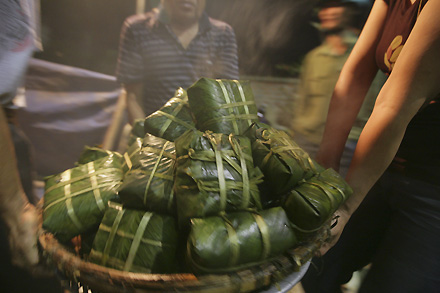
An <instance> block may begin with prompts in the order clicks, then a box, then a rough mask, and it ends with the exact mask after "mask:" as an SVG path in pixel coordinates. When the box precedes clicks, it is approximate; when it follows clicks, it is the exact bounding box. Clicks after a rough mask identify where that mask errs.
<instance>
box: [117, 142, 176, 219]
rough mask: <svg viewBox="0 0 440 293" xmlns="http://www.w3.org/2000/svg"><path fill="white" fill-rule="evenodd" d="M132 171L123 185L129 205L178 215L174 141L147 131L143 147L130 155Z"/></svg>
mask: <svg viewBox="0 0 440 293" xmlns="http://www.w3.org/2000/svg"><path fill="white" fill-rule="evenodd" d="M130 162H131V170H130V171H128V172H127V173H126V174H125V176H124V179H123V182H122V185H121V186H120V188H119V196H120V198H121V201H122V202H123V204H124V205H125V206H126V207H129V208H136V209H145V210H149V211H155V212H160V213H166V214H169V215H175V213H176V211H175V202H174V192H173V185H174V165H175V162H176V151H175V148H174V143H173V142H171V141H167V140H165V139H162V138H160V137H155V136H153V135H151V134H146V135H145V138H144V140H143V143H142V147H141V149H140V150H137V151H134V152H133V153H132V155H131V158H130Z"/></svg>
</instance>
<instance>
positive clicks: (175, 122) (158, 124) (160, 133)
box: [144, 88, 195, 141]
mask: <svg viewBox="0 0 440 293" xmlns="http://www.w3.org/2000/svg"><path fill="white" fill-rule="evenodd" d="M144 127H145V133H150V134H153V135H155V136H157V137H161V138H164V139H166V140H169V141H175V140H176V139H177V138H178V137H179V136H181V135H182V134H183V133H184V132H185V131H187V130H189V129H195V125H194V121H193V117H192V114H191V110H190V108H189V105H188V95H187V93H186V91H185V90H184V89H183V88H179V89H178V90H177V91H176V92H175V94H174V97H173V98H171V99H170V100H169V101H168V102H167V103H166V104H165V105H164V106H163V107H162V108H160V109H159V110H158V111H156V112H154V113H153V114H151V115H149V116H148V117H147V118H145V122H144Z"/></svg>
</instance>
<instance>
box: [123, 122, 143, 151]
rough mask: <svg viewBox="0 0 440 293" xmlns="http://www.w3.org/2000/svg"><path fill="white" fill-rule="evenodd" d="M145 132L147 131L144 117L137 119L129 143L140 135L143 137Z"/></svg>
mask: <svg viewBox="0 0 440 293" xmlns="http://www.w3.org/2000/svg"><path fill="white" fill-rule="evenodd" d="M145 134H146V132H145V125H144V119H136V120H135V121H134V122H133V127H132V128H131V131H130V135H129V137H128V142H127V145H131V144H132V143H133V142H134V141H135V140H136V138H138V137H140V138H141V139H143V138H144V136H145Z"/></svg>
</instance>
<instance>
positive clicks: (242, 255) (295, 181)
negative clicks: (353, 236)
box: [43, 78, 352, 274]
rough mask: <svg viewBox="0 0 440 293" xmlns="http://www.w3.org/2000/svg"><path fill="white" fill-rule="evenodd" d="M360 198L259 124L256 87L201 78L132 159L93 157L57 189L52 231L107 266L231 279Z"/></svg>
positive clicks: (133, 146) (48, 225) (49, 193)
mask: <svg viewBox="0 0 440 293" xmlns="http://www.w3.org/2000/svg"><path fill="white" fill-rule="evenodd" d="M351 193H352V190H351V189H350V187H349V186H348V185H347V183H346V182H345V181H344V180H343V178H341V176H339V174H338V173H336V172H335V171H333V170H331V169H328V170H325V169H324V168H322V167H321V166H320V165H318V164H317V163H316V162H315V161H314V160H312V159H311V158H310V157H309V156H308V154H307V153H306V152H304V151H303V150H302V149H301V148H300V147H299V146H298V145H297V144H296V143H295V142H294V141H293V140H292V138H291V137H289V135H288V134H287V133H285V132H282V131H279V130H276V129H274V128H272V127H270V126H268V125H265V124H262V123H259V122H258V116H257V107H256V105H255V101H254V96H253V93H252V90H251V86H250V83H249V82H248V81H237V80H223V79H222V80H220V79H217V80H216V79H208V78H201V79H200V80H198V81H197V82H196V83H194V84H193V85H192V86H191V87H189V88H188V89H187V90H185V89H182V88H179V89H178V90H177V91H176V93H175V96H174V97H173V98H171V99H170V100H169V101H168V102H167V103H166V104H165V105H164V106H163V107H162V108H161V109H159V110H158V111H156V112H155V113H153V114H151V115H150V116H148V117H146V118H145V120H138V121H136V123H135V125H134V126H133V131H132V133H131V135H130V138H129V139H128V145H127V148H126V152H125V153H124V154H119V153H117V152H111V151H108V150H103V149H100V148H97V147H85V149H84V152H83V153H82V154H81V156H80V158H79V159H78V163H77V165H76V166H75V167H74V168H72V169H69V170H66V171H64V172H62V173H61V174H57V175H53V176H50V177H48V178H46V192H45V196H44V211H43V227H44V228H45V229H46V230H47V231H49V232H51V233H53V234H54V235H55V237H57V238H58V240H59V241H60V242H62V243H64V244H66V245H69V244H70V243H72V242H71V240H72V238H77V236H80V237H79V238H80V239H81V248H82V249H81V256H82V257H83V258H84V259H86V260H88V261H90V262H93V263H96V264H99V265H102V266H106V267H110V268H115V269H118V270H122V271H128V272H141V273H177V272H194V273H198V274H201V273H221V272H230V271H236V270H238V269H242V268H247V267H250V266H253V265H256V264H260V263H263V262H267V261H269V260H271V259H273V258H275V257H278V256H280V255H281V254H283V253H284V252H286V251H287V250H289V249H292V248H294V247H296V246H298V245H300V244H301V242H302V241H307V239H308V237H310V236H311V235H313V233H314V232H316V231H318V230H319V229H320V228H321V227H323V225H324V224H325V223H326V222H328V220H329V219H330V218H331V216H332V214H333V213H334V211H335V210H336V209H337V208H338V207H339V205H341V204H342V203H343V202H344V201H345V200H346V199H347V197H348V196H350V195H351ZM183 256H184V257H183Z"/></svg>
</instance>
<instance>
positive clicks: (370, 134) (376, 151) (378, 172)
mask: <svg viewBox="0 0 440 293" xmlns="http://www.w3.org/2000/svg"><path fill="white" fill-rule="evenodd" d="M381 94H382V95H383V94H385V95H386V93H383V92H382V93H381ZM422 104H423V100H418V102H415V103H412V104H411V105H408V106H406V107H405V109H402V108H400V109H397V108H394V107H389V106H388V105H383V104H382V103H380V102H379V104H378V105H377V106H376V107H375V109H374V111H373V113H372V115H371V117H370V120H369V121H368V123H367V124H366V126H365V128H364V130H363V131H362V134H361V136H360V138H359V141H358V144H357V146H356V151H355V154H354V156H353V159H352V163H351V165H350V169H349V171H348V174H347V177H346V180H347V182H348V183H349V184H350V186H351V187H352V188H353V191H354V193H353V195H352V196H351V197H350V198H349V199H348V200H347V201H346V202H345V204H344V205H343V207H342V208H343V209H345V210H346V211H347V212H348V214H350V215H351V214H352V213H353V212H354V211H355V210H356V209H357V208H358V206H359V205H360V203H361V202H362V200H363V199H364V197H365V196H366V194H367V193H368V191H369V190H370V189H371V187H372V186H373V185H374V184H375V183H376V181H377V180H378V179H379V178H380V176H382V174H383V173H384V171H385V170H386V169H387V168H388V166H389V165H390V163H391V161H392V160H393V158H394V156H395V154H396V152H397V150H398V148H399V145H400V142H401V141H402V138H403V136H404V134H405V130H406V127H407V125H408V123H409V122H410V120H411V118H412V117H413V116H414V115H415V114H416V113H417V110H418V109H419V108H420V107H421V106H422Z"/></svg>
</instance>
